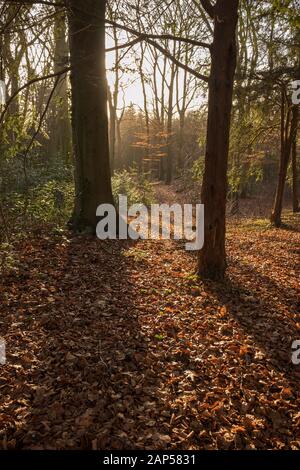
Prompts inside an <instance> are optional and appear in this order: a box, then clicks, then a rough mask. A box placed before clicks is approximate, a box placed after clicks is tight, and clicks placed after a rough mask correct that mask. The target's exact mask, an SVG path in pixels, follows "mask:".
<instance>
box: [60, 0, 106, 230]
mask: <svg viewBox="0 0 300 470" xmlns="http://www.w3.org/2000/svg"><path fill="white" fill-rule="evenodd" d="M69 7H70V8H69V13H68V16H69V30H70V61H71V68H72V72H71V85H72V128H73V145H74V156H75V190H76V195H75V207H74V212H73V216H72V221H71V224H72V225H73V227H74V228H76V229H81V230H82V229H83V230H85V229H87V230H91V231H93V232H94V231H95V229H96V224H97V218H96V209H97V207H98V206H99V205H100V204H102V203H111V204H112V203H113V196H112V189H111V179H110V164H109V140H108V117H107V82H106V73H105V9H106V1H104V0H69Z"/></svg>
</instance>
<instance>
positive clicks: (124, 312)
mask: <svg viewBox="0 0 300 470" xmlns="http://www.w3.org/2000/svg"><path fill="white" fill-rule="evenodd" d="M159 191H161V195H162V196H163V197H164V198H166V196H168V197H169V196H170V198H171V197H173V196H174V194H173V195H172V194H171V192H170V191H172V190H171V188H166V187H165V186H162V187H160V188H159ZM176 199H177V194H176ZM165 202H172V200H171V199H169V200H168V201H165ZM290 223H291V227H290V230H275V229H271V228H269V227H268V226H267V225H266V224H265V222H263V221H260V222H257V221H255V222H253V221H248V222H243V224H241V225H239V226H234V225H231V226H230V227H229V233H228V248H227V249H228V253H229V259H230V267H229V271H228V279H227V281H226V282H225V283H223V284H220V283H212V282H206V283H204V282H201V281H200V280H199V279H197V276H195V274H194V269H195V264H196V258H195V255H194V254H191V253H189V252H186V251H185V250H184V245H183V243H181V242H173V241H168V240H167V241H162V240H159V241H147V240H139V241H137V242H132V241H128V242H107V243H104V242H100V241H98V240H96V239H94V238H92V237H86V236H85V237H78V236H76V237H74V236H72V234H70V233H68V232H65V233H64V234H61V233H58V232H57V231H56V232H54V231H53V232H50V233H49V232H47V231H46V230H42V229H41V232H40V234H39V235H32V236H29V237H28V238H27V239H24V240H23V241H22V242H20V244H19V245H18V247H16V266H15V269H12V270H11V271H10V272H7V273H6V274H5V275H3V276H2V278H1V286H0V294H1V297H2V301H1V318H0V334H1V336H4V337H5V339H6V342H7V364H6V365H5V366H0V389H1V397H0V400H1V404H0V405H1V414H0V448H22V449H24V448H26V449H28V448H30V449H70V448H71V449H77V448H82V449H87V448H93V449H244V448H248V449H254V448H257V449H260V448H264V449H266V448H268V449H271V448H274V449H275V448H276V449H288V448H295V449H296V448H298V449H299V448H300V427H299V419H300V416H299V406H300V373H299V369H298V370H297V368H296V367H295V366H293V365H292V364H291V343H292V341H293V340H294V339H300V317H299V309H298V307H299V263H298V258H299V242H300V236H299V220H297V218H293V219H291V220H290Z"/></svg>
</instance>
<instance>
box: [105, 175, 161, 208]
mask: <svg viewBox="0 0 300 470" xmlns="http://www.w3.org/2000/svg"><path fill="white" fill-rule="evenodd" d="M112 188H113V196H114V199H115V202H116V203H118V197H119V195H122V196H127V198H128V205H132V204H140V203H142V204H145V205H146V206H149V205H150V204H153V203H154V202H155V196H154V191H153V188H152V185H151V183H150V181H149V180H148V179H147V177H146V175H141V174H139V173H138V172H137V171H136V170H135V169H134V168H131V169H130V170H122V171H120V172H117V173H115V174H114V176H113V177H112Z"/></svg>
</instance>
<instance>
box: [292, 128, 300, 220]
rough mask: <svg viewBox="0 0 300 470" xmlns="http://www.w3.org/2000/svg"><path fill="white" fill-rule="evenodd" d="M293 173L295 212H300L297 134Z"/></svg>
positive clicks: (293, 155)
mask: <svg viewBox="0 0 300 470" xmlns="http://www.w3.org/2000/svg"><path fill="white" fill-rule="evenodd" d="M292 172H293V212H294V213H296V212H299V211H300V207H299V197H298V168H297V133H296V137H295V139H294V142H293V148H292Z"/></svg>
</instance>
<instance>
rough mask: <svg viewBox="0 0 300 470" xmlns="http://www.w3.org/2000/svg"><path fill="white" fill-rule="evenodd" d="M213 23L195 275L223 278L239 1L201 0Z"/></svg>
mask: <svg viewBox="0 0 300 470" xmlns="http://www.w3.org/2000/svg"><path fill="white" fill-rule="evenodd" d="M201 4H202V6H203V8H204V9H205V11H206V12H207V14H208V15H209V17H210V18H211V19H213V20H214V39H213V45H212V49H211V51H212V59H211V72H210V77H209V100H208V122H207V139H206V155H205V170H204V177H203V186H202V195H201V201H202V204H204V207H205V222H204V234H205V242H204V247H203V249H202V250H201V251H200V254H199V263H198V273H199V274H200V275H201V276H202V277H204V278H210V279H219V278H223V277H224V274H225V271H226V251H225V233H226V193H227V165H228V151H229V133H230V119H231V108H232V96H233V83H234V74H235V68H236V56H237V48H236V27H237V21H238V6H239V2H238V0H218V1H217V2H216V4H215V5H214V6H213V5H212V3H211V2H210V0H201Z"/></svg>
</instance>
